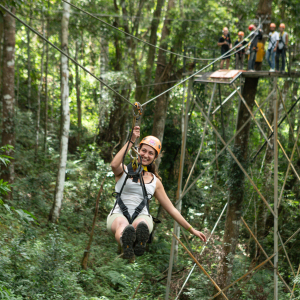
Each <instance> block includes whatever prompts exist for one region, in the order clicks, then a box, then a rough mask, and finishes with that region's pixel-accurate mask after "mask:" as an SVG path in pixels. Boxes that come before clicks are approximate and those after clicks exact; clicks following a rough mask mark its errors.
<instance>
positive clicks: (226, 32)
mask: <svg viewBox="0 0 300 300" xmlns="http://www.w3.org/2000/svg"><path fill="white" fill-rule="evenodd" d="M223 33H224V35H227V34H228V28H226V27H225V28H224V29H223Z"/></svg>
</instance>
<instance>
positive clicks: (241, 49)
mask: <svg viewBox="0 0 300 300" xmlns="http://www.w3.org/2000/svg"><path fill="white" fill-rule="evenodd" d="M248 29H249V30H250V31H254V34H253V35H252V36H250V41H247V40H244V36H245V34H244V32H243V31H239V33H238V38H237V40H236V41H235V43H234V46H236V48H235V49H233V51H230V52H229V53H228V55H226V53H227V52H228V51H229V50H230V49H231V48H232V42H231V38H230V34H229V30H228V28H227V27H224V28H223V34H222V36H221V37H220V38H219V41H218V46H219V47H221V55H224V56H223V57H222V60H221V64H220V69H223V68H224V63H225V62H226V66H225V68H226V69H229V63H230V57H231V56H233V55H235V69H237V70H243V69H244V61H245V56H246V55H248V68H247V69H248V71H254V70H260V69H261V65H262V61H263V58H264V57H266V59H267V61H268V63H269V66H270V72H275V67H276V71H278V72H282V73H284V72H285V61H286V50H287V47H288V41H289V36H288V34H287V33H286V32H285V24H283V23H281V24H280V25H279V32H277V31H276V30H275V29H276V25H275V24H274V23H271V24H270V33H269V44H268V48H267V51H265V45H264V43H263V32H262V30H261V29H258V30H257V28H256V26H255V25H253V24H251V25H249V27H248ZM280 58H281V68H280V66H279V60H280Z"/></svg>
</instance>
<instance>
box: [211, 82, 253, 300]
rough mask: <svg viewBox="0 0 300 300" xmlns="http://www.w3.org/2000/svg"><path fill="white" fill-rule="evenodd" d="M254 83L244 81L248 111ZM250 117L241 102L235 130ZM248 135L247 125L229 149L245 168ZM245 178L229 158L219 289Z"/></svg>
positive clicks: (227, 271) (225, 278) (225, 280)
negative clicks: (227, 200)
mask: <svg viewBox="0 0 300 300" xmlns="http://www.w3.org/2000/svg"><path fill="white" fill-rule="evenodd" d="M257 83H258V78H246V80H245V85H244V89H243V97H244V99H245V101H246V103H247V104H248V106H249V107H250V109H251V110H252V108H253V105H254V99H255V94H256V89H257ZM249 117H250V114H249V112H248V110H247V108H246V107H245V105H244V104H243V103H241V105H240V107H239V111H238V116H237V128H236V130H239V129H240V128H241V127H242V126H243V125H244V123H245V122H246V121H247V119H248V118H249ZM249 132H250V122H249V123H248V124H247V125H246V126H245V127H244V129H243V130H242V131H241V132H240V133H239V134H238V135H237V136H236V138H235V140H234V146H233V150H232V151H233V153H234V154H235V155H236V157H237V158H238V159H239V161H240V163H241V164H242V165H243V167H244V168H246V162H247V159H248V139H249ZM244 177H245V176H244V173H243V172H242V171H241V169H240V168H239V166H238V165H237V164H236V163H235V161H234V160H233V159H232V158H230V165H229V167H228V187H229V188H228V190H229V203H228V208H227V214H226V221H225V232H224V237H223V251H222V252H223V255H222V258H221V261H220V264H219V267H218V278H217V282H218V284H219V285H220V287H221V288H224V287H225V286H226V285H228V284H229V283H230V280H231V275H232V274H231V272H232V263H233V258H234V254H235V249H236V245H237V242H238V237H239V223H240V218H241V212H242V203H243V198H244ZM215 299H218V300H220V299H223V296H222V295H219V296H217V297H216V298H215Z"/></svg>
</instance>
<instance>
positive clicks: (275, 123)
mask: <svg viewBox="0 0 300 300" xmlns="http://www.w3.org/2000/svg"><path fill="white" fill-rule="evenodd" d="M274 80H275V79H274ZM277 140H278V94H277V93H276V100H275V101H274V253H275V256H274V300H278V275H277V272H278V143H277Z"/></svg>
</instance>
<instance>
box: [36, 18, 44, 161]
mask: <svg viewBox="0 0 300 300" xmlns="http://www.w3.org/2000/svg"><path fill="white" fill-rule="evenodd" d="M42 18H44V16H43V15H42ZM42 30H43V36H44V37H45V24H44V19H42ZM44 56H45V42H44V41H43V50H42V58H41V78H40V83H39V86H38V94H37V111H36V138H35V160H37V154H38V148H39V135H40V118H41V94H42V89H43V80H44Z"/></svg>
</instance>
